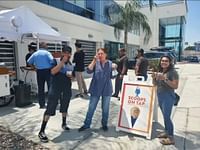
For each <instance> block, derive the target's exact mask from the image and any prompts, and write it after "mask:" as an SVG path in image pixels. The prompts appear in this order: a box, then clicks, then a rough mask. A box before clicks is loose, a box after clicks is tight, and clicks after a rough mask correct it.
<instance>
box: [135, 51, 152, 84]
mask: <svg viewBox="0 0 200 150" xmlns="http://www.w3.org/2000/svg"><path fill="white" fill-rule="evenodd" d="M148 65H149V63H148V60H147V59H146V58H144V50H143V49H139V50H138V55H137V61H136V65H135V75H136V76H143V77H144V80H145V81H146V80H147V77H148V76H147V69H148Z"/></svg>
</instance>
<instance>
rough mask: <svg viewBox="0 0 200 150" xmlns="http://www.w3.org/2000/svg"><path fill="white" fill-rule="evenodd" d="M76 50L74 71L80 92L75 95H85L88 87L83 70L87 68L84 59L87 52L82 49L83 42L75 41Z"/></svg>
mask: <svg viewBox="0 0 200 150" xmlns="http://www.w3.org/2000/svg"><path fill="white" fill-rule="evenodd" d="M75 46H76V52H75V54H74V59H73V63H75V67H74V71H75V77H76V80H77V84H78V89H79V93H78V94H76V96H75V97H83V94H87V87H86V84H85V81H84V77H83V72H84V70H85V68H84V67H85V66H84V59H85V53H84V51H83V50H81V43H75Z"/></svg>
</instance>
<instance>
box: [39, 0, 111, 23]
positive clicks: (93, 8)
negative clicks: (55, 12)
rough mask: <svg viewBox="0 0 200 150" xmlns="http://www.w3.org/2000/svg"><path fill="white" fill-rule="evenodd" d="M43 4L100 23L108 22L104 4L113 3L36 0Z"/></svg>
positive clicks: (86, 0) (78, 0)
mask: <svg viewBox="0 0 200 150" xmlns="http://www.w3.org/2000/svg"><path fill="white" fill-rule="evenodd" d="M37 1H39V2H42V3H44V4H47V5H50V6H53V7H56V8H59V9H62V10H65V11H68V12H71V13H73V14H77V15H80V16H82V17H86V18H89V19H92V20H95V21H98V22H101V23H106V24H108V20H107V18H106V17H105V15H104V9H105V7H106V6H108V5H110V4H113V3H115V2H114V0H106V1H105V0H103V1H102V0H37Z"/></svg>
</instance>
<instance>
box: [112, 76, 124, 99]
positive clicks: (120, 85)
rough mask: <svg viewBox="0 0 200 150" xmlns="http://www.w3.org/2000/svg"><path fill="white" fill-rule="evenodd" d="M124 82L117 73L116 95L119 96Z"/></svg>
mask: <svg viewBox="0 0 200 150" xmlns="http://www.w3.org/2000/svg"><path fill="white" fill-rule="evenodd" d="M122 82H123V78H122V79H121V78H120V74H118V75H117V77H116V79H115V93H114V95H116V96H118V95H119V92H120V91H121V88H122Z"/></svg>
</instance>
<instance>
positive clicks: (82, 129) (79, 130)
mask: <svg viewBox="0 0 200 150" xmlns="http://www.w3.org/2000/svg"><path fill="white" fill-rule="evenodd" d="M87 129H89V127H85V126H82V127H80V128H79V129H78V132H81V131H85V130H87Z"/></svg>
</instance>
